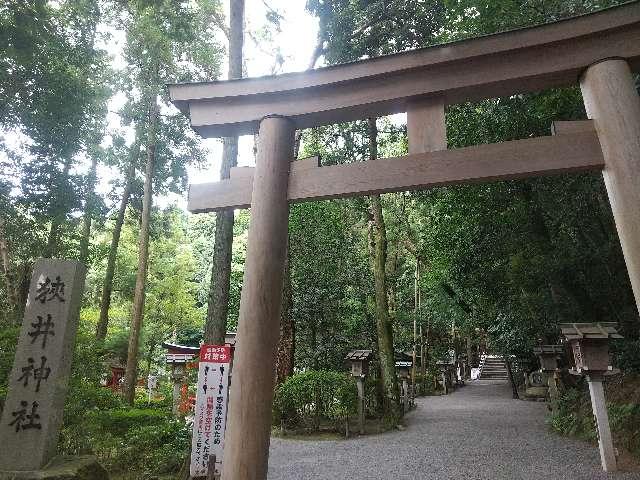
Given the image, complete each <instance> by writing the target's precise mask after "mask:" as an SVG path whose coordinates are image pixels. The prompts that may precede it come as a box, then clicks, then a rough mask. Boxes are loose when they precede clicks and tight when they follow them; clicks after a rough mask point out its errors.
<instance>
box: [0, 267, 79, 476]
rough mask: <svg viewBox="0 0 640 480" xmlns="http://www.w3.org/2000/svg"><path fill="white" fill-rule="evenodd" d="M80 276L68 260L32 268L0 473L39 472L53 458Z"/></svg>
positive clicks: (2, 431) (1, 431)
mask: <svg viewBox="0 0 640 480" xmlns="http://www.w3.org/2000/svg"><path fill="white" fill-rule="evenodd" d="M85 273H86V269H85V267H84V265H82V264H81V263H78V262H74V261H68V260H50V259H39V260H38V261H37V262H36V264H35V266H34V268H33V276H32V277H31V284H30V286H29V294H28V297H27V306H26V308H25V312H24V320H23V322H22V329H21V331H20V337H19V339H18V346H17V349H16V355H15V359H14V362H13V369H12V370H11V374H10V377H9V391H8V394H7V399H6V401H5V405H4V410H3V412H2V420H1V423H0V472H11V471H16V472H25V471H34V470H40V469H41V468H42V467H44V466H45V465H46V464H47V463H48V462H49V461H50V460H51V459H52V458H53V456H54V455H55V453H56V447H57V444H58V435H59V433H60V427H61V424H62V412H63V409H64V402H65V398H66V395H67V386H68V381H69V374H70V372H71V360H72V357H73V347H74V344H75V338H76V332H77V329H78V319H79V312H80V304H81V302H82V292H83V289H84V279H85Z"/></svg>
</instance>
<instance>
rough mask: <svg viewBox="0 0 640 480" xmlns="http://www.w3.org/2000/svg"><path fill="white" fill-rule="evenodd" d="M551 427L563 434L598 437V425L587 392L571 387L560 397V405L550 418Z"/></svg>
mask: <svg viewBox="0 0 640 480" xmlns="http://www.w3.org/2000/svg"><path fill="white" fill-rule="evenodd" d="M549 423H550V425H551V428H553V429H554V430H555V431H557V432H558V433H561V434H563V435H571V436H575V437H579V438H583V439H585V440H594V439H597V433H596V426H595V422H594V419H593V413H592V410H591V400H590V398H589V395H588V393H587V392H585V391H584V390H583V389H579V388H570V389H568V390H567V391H565V392H564V393H563V394H562V395H561V396H560V398H559V399H558V407H557V409H556V411H555V412H554V413H553V414H552V416H551V419H550V422H549Z"/></svg>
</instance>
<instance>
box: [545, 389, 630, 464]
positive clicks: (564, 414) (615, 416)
mask: <svg viewBox="0 0 640 480" xmlns="http://www.w3.org/2000/svg"><path fill="white" fill-rule="evenodd" d="M583 387H584V385H583ZM636 387H637V379H636V381H635V382H634V381H633V380H630V382H629V385H628V386H624V381H623V382H620V383H617V382H614V383H613V384H611V385H607V394H608V396H611V397H613V398H614V399H615V401H613V402H609V403H607V412H608V414H609V424H610V426H611V432H612V434H613V437H614V442H615V444H616V446H618V447H621V448H624V449H625V450H627V451H628V452H630V453H631V454H633V455H635V456H636V458H640V436H639V435H638V432H639V431H640V403H637V402H633V397H634V396H637V392H635V388H636ZM549 423H550V425H551V427H552V428H553V429H554V430H555V431H557V432H559V433H561V434H563V435H571V436H576V437H579V438H583V439H585V440H589V441H591V442H596V441H597V439H598V437H597V429H596V425H595V419H594V417H593V412H592V409H591V400H590V398H589V393H588V392H587V391H586V389H585V388H571V389H568V390H567V391H566V392H564V394H563V395H562V396H561V397H560V400H559V402H558V410H557V411H556V412H554V414H553V415H552V416H551V417H550V420H549Z"/></svg>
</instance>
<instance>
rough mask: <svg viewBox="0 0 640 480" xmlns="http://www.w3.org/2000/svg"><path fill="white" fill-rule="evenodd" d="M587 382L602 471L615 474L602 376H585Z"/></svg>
mask: <svg viewBox="0 0 640 480" xmlns="http://www.w3.org/2000/svg"><path fill="white" fill-rule="evenodd" d="M587 382H588V383H589V393H590V394H591V406H592V407H593V414H594V415H595V417H596V422H597V426H598V447H599V448H600V460H601V461H602V469H603V470H604V471H605V472H615V471H616V470H617V465H616V453H615V449H614V448H613V439H612V437H611V428H610V427H609V415H608V413H607V403H606V401H605V398H604V388H603V387H602V375H601V374H592V375H587Z"/></svg>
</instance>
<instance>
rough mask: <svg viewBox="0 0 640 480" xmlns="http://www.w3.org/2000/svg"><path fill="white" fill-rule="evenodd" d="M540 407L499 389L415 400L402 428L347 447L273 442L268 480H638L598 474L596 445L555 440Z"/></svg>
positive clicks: (476, 385)
mask: <svg viewBox="0 0 640 480" xmlns="http://www.w3.org/2000/svg"><path fill="white" fill-rule="evenodd" d="M546 415H547V407H546V404H544V403H537V402H525V401H519V400H513V399H511V389H510V387H509V386H508V385H505V384H504V383H501V382H498V383H496V382H491V381H476V382H471V383H470V384H467V386H466V387H463V388H461V389H458V390H457V391H456V392H454V393H453V394H451V395H448V396H442V397H424V398H419V399H417V409H416V410H414V411H413V412H411V413H410V414H409V415H408V416H407V421H406V423H407V429H406V430H404V431H393V432H389V433H386V434H382V435H372V436H365V437H361V438H355V439H350V440H335V441H311V440H309V441H307V440H288V439H280V438H272V440H271V454H270V459H269V475H268V480H320V479H322V480H326V479H332V480H340V479H362V480H365V479H366V480H405V479H406V480H409V479H411V480H419V479H425V480H431V479H433V480H436V479H437V480H458V479H459V480H498V479H505V480H547V479H548V480H561V479H570V480H599V479H609V478H615V479H617V480H618V479H619V480H627V479H636V480H640V473H638V472H635V473H630V472H627V473H617V474H608V475H607V474H605V473H604V472H602V470H601V467H600V456H599V453H598V448H597V446H592V445H589V444H588V443H585V442H582V441H580V440H574V439H570V438H565V437H560V436H558V435H556V434H554V433H552V432H550V431H549V429H548V427H547V425H546V424H545V417H546Z"/></svg>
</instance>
